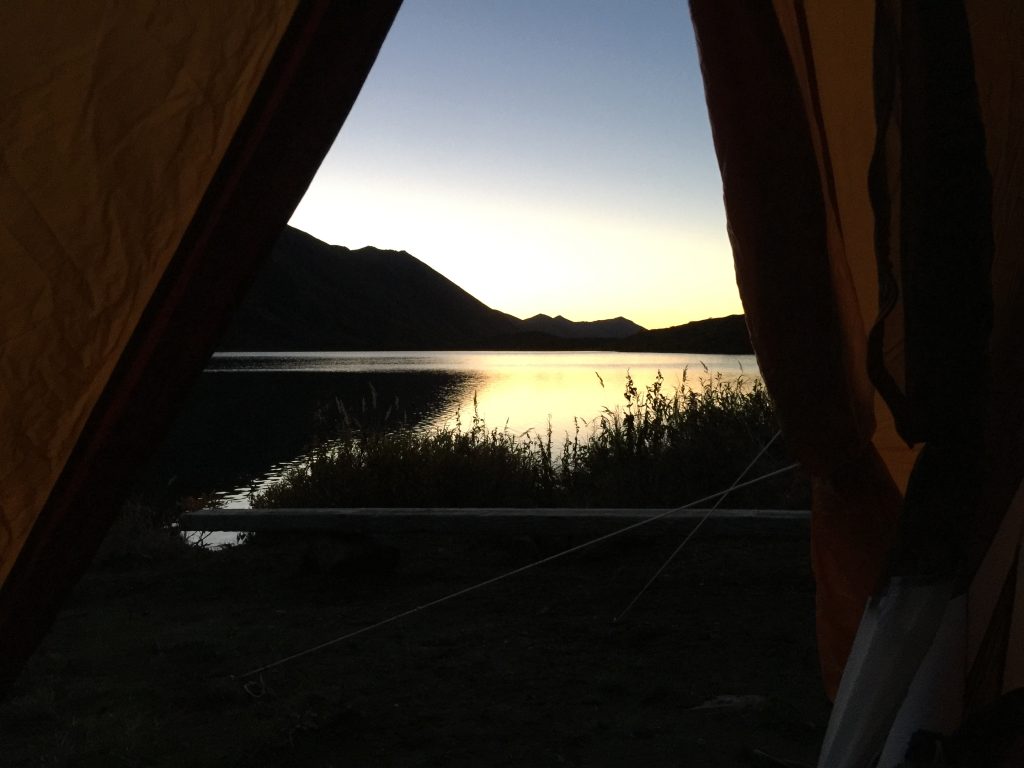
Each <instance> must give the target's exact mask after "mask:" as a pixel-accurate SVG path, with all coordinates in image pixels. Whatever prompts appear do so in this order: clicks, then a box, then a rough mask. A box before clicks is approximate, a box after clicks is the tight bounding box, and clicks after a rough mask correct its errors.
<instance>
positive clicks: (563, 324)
mask: <svg viewBox="0 0 1024 768" xmlns="http://www.w3.org/2000/svg"><path fill="white" fill-rule="evenodd" d="M523 328H524V329H525V330H527V331H535V332H537V333H546V334H548V335H550V336H558V337H560V338H563V339H623V338H625V337H627V336H632V335H633V334H634V333H640V332H641V331H644V330H646V328H644V327H643V326H642V325H637V324H636V323H634V322H633V321H632V320H627V319H626V318H624V317H616V318H613V319H611V320H591V321H583V322H573V321H572V320H568V319H566V318H564V317H562V316H561V315H558V317H551V316H550V315H534V316H533V317H528V318H527V319H526V320H523Z"/></svg>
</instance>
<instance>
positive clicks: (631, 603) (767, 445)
mask: <svg viewBox="0 0 1024 768" xmlns="http://www.w3.org/2000/svg"><path fill="white" fill-rule="evenodd" d="M781 434H782V431H781V430H779V431H778V432H776V433H775V434H774V435H772V439H771V440H769V441H768V442H767V443H765V445H764V447H763V448H761V450H760V451H758V452H757V456H755V457H754V458H753V459H752V460H751V462H750V463H749V464H747V466H746V468H745V469H744V470H743V471H742V472H740V473H739V474H738V475H737V476H736V479H735V480H733V483H732V485H730V486H729V487H728V488H727V489H726V490H725V492H724V493H722V495H721V496H719V497H718V500H717V501H716V502H715V503H714V505H713V506H712V507H711V509H709V510H708V511H707V512H706V513H704V517H702V518H701V519H700V520H699V521H697V524H696V525H695V526H693V528H691V529H690V532H689V533H687V534H686V537H685V538H684V539H683V540H682V541H681V542H680V543H679V546H678V547H676V548H675V549H674V550H672V554H671V555H669V556H668V557H667V558H666V559H665V562H663V563H662V564H661V567H660V568H659V569H658V570H656V571H655V572H654V575H653V576H651V578H649V579H648V580H647V583H646V584H644V585H643V587H641V588H640V591H639V592H637V593H636V595H634V597H633V599H632V600H630V601H629V605H627V606H626V607H625V608H623V609H622V613H620V614H619V615H618V616H616V617H615V618H614V619H613V620H612V623H617V622H619V621H621V620H622V619H623V617H625V615H626V614H627V613H629V611H630V610H631V609H632V608H633V606H634V605H636V604H637V601H638V600H640V598H641V597H643V596H644V593H645V592H646V591H647V590H648V588H650V586H651V584H653V583H654V582H655V581H657V579H658V577H659V576H661V574H662V573H664V571H665V569H666V568H668V566H669V564H670V563H671V562H672V561H673V560H675V558H676V555H678V554H679V553H680V552H682V551H683V547H685V546H686V544H687V542H689V541H690V539H692V538H693V537H694V535H695V534H696V533H697V531H699V530H700V527H701V526H702V525H704V523H706V522H707V521H708V518H709V517H711V515H713V514H714V513H715V510H717V509H718V508H719V507H720V506H721V504H722V502H723V501H725V497H726V496H728V495H729V494H730V493H732V492H733V491H734V490H736V488H738V487H739V485H738V484H739V482H740V481H741V480H743V478H744V477H746V476H747V472H749V471H750V470H751V469H753V468H754V465H755V464H757V462H758V461H760V460H761V457H762V456H764V453H765V451H767V450H768V449H769V448H770V447H771V445H772V443H774V442H775V439H776V438H777V437H778V436H779V435H781Z"/></svg>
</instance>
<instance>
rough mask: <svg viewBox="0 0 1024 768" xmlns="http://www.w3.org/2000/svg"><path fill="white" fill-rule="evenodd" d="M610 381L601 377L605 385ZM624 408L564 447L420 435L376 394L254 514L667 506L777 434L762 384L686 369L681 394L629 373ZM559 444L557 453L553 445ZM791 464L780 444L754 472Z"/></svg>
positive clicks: (778, 492)
mask: <svg viewBox="0 0 1024 768" xmlns="http://www.w3.org/2000/svg"><path fill="white" fill-rule="evenodd" d="M602 384H603V382H602ZM623 398H624V400H625V403H624V405H622V406H621V407H619V408H615V409H606V410H605V411H604V413H602V414H601V415H600V416H598V417H597V418H596V419H594V420H592V421H591V422H589V423H585V422H582V421H581V420H577V421H576V430H575V434H573V435H566V436H565V440H564V441H559V442H558V443H556V441H555V440H554V439H553V435H552V431H551V428H550V426H549V427H548V430H547V432H546V434H542V435H536V434H533V433H526V434H522V435H517V434H515V433H512V432H510V431H508V430H507V429H497V428H492V427H489V426H488V425H487V424H486V423H485V421H484V420H483V419H482V418H481V417H480V416H479V414H478V412H477V410H476V407H475V402H474V413H473V417H472V421H471V423H470V425H469V426H468V427H463V425H462V422H461V419H456V423H455V424H454V425H452V426H446V427H442V428H438V429H436V430H435V431H433V432H430V433H427V434H423V433H421V432H416V431H414V430H413V429H411V428H410V427H408V426H407V425H404V424H398V425H393V424H391V423H390V418H389V417H390V412H391V411H390V409H389V410H387V411H385V412H384V414H383V417H381V416H380V411H379V409H378V408H376V407H375V406H376V403H375V399H374V401H373V402H372V403H371V407H370V408H369V409H367V408H365V407H364V408H363V418H361V419H356V418H354V417H353V416H352V415H351V414H350V413H349V412H348V411H347V410H346V409H345V408H344V406H343V405H341V404H338V414H339V418H338V420H337V423H336V425H335V426H334V428H333V434H330V435H328V436H327V437H326V438H325V439H323V440H322V441H321V442H320V444H319V446H318V447H316V448H315V449H314V450H313V451H312V452H311V454H310V456H309V460H308V461H307V462H306V463H305V464H303V465H301V466H298V467H296V468H294V469H292V470H290V471H289V472H288V473H287V474H286V475H285V476H284V477H283V478H282V479H281V480H280V481H278V482H276V483H274V484H272V485H270V486H268V487H266V488H265V489H263V490H260V491H258V492H254V493H253V495H252V505H253V506H254V507H359V506H375V507H388V506H393V507H474V506H479V507H672V506H677V505H681V504H684V503H687V502H689V501H691V500H694V499H697V498H700V497H702V496H706V495H708V494H711V493H714V492H717V491H720V490H721V489H723V488H727V487H728V486H729V485H731V484H732V482H733V481H734V480H735V479H736V478H737V477H738V476H739V475H740V473H741V472H742V471H743V470H744V468H745V467H746V466H747V464H748V463H749V462H750V460H751V459H752V458H753V457H754V456H755V455H757V453H758V452H759V451H760V450H761V449H762V448H763V447H764V446H765V445H766V444H767V443H769V441H770V440H771V438H772V436H773V435H774V434H775V432H776V430H777V429H778V427H777V423H776V419H775V410H774V406H773V404H772V401H771V399H770V398H769V396H768V393H767V391H766V390H765V388H764V385H763V384H762V382H761V381H760V380H758V379H748V378H745V377H741V378H739V379H734V380H729V379H725V378H724V377H723V376H721V374H711V373H710V372H709V371H707V369H705V371H704V376H702V377H701V378H699V379H698V381H697V383H696V384H692V383H691V382H690V381H689V380H688V379H687V375H686V372H685V371H684V374H683V378H682V382H681V383H680V385H679V387H677V388H676V389H675V391H673V392H671V393H669V392H666V391H665V387H664V379H663V377H662V375H661V373H660V372H659V373H658V375H657V377H656V378H655V380H654V382H653V383H652V384H650V385H648V386H647V387H645V388H643V389H640V388H638V387H637V386H636V384H635V382H634V381H633V379H632V377H631V376H630V375H629V374H627V375H626V381H625V386H624V390H623ZM556 445H560V446H561V447H560V448H559V447H556ZM788 463H790V459H789V457H788V454H787V452H786V450H785V447H784V445H782V444H781V441H780V442H778V443H777V444H776V445H773V446H772V448H771V449H770V450H769V451H768V452H766V454H765V456H764V457H763V458H762V459H761V461H760V462H759V463H758V465H757V467H755V468H754V470H752V472H751V474H750V476H751V477H753V476H756V475H757V474H760V473H764V472H767V471H770V470H772V469H776V468H779V467H782V466H784V465H786V464H788ZM807 504H808V499H807V491H806V487H805V484H804V483H803V482H801V480H800V479H799V478H797V479H796V480H794V478H793V477H782V478H779V479H776V480H774V481H771V482H767V483H765V484H763V485H760V486H755V487H754V488H751V489H743V490H740V491H736V492H735V493H734V494H731V495H730V496H729V497H728V498H727V499H726V502H725V504H724V505H723V506H726V507H729V506H732V507H750V506H754V507H775V508H793V507H806V506H807Z"/></svg>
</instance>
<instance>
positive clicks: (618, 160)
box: [291, 0, 742, 328]
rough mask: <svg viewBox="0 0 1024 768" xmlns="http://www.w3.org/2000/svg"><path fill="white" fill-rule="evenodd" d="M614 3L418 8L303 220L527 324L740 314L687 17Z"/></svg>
mask: <svg viewBox="0 0 1024 768" xmlns="http://www.w3.org/2000/svg"><path fill="white" fill-rule="evenodd" d="M599 5H600V7H599V8H597V9H595V12H594V13H585V11H586V10H587V9H589V8H591V7H592V6H591V5H588V4H586V3H577V4H576V6H575V8H576V10H577V11H579V13H573V12H571V8H572V7H573V3H571V2H569V3H566V5H565V6H560V7H559V9H558V10H550V9H548V8H547V6H545V5H544V4H541V3H530V2H523V3H521V4H509V5H500V4H499V5H493V4H486V6H487V7H484V6H483V5H480V4H472V3H459V2H447V3H446V2H441V3H436V2H432V3H426V2H421V1H418V0H406V2H405V4H404V6H403V9H402V11H400V13H399V16H398V19H397V20H396V22H395V25H394V27H393V29H392V32H391V34H390V35H389V37H388V40H387V42H386V43H385V45H384V47H383V49H382V51H381V54H380V57H379V58H378V61H377V64H376V65H375V67H374V70H373V72H372V73H371V75H370V77H369V78H368V79H367V82H366V85H365V87H364V89H363V92H362V94H361V95H360V97H359V100H358V101H357V102H356V106H355V108H354V109H353V112H352V115H351V116H350V118H349V120H348V121H347V123H346V125H345V127H344V129H343V130H342V132H341V134H340V135H339V137H338V139H337V141H336V142H335V145H334V147H333V148H332V149H331V152H330V153H329V154H328V156H327V158H326V159H325V161H324V164H323V166H322V167H321V170H320V173H319V174H318V175H317V178H316V179H315V180H314V182H313V184H312V185H311V187H310V189H309V191H308V193H307V195H306V197H305V198H304V199H303V200H302V202H301V204H300V205H299V207H298V209H297V210H296V212H295V215H294V216H293V218H292V221H291V224H292V226H295V227H297V228H299V229H302V230H304V231H306V232H309V233H310V234H312V235H313V236H315V237H318V238H320V239H322V240H325V241H326V242H329V243H331V244H338V245H344V246H346V247H349V248H360V247H363V246H367V245H370V246H374V247H377V248H387V249H394V250H404V251H407V252H409V253H411V254H412V255H413V256H415V257H416V258H418V259H419V260H421V261H423V262H424V263H426V264H428V265H429V266H431V267H432V268H434V269H435V270H437V271H438V272H440V273H441V274H442V275H444V276H445V277H447V278H448V279H449V280H451V281H452V282H454V283H456V284H457V285H458V286H460V287H461V288H463V289H464V290H466V291H468V292H469V293H470V294H472V295H473V296H474V297H476V298H477V299H479V300H480V301H482V302H483V303H485V304H487V305H488V306H490V307H492V308H494V309H498V310H500V311H503V312H507V313H509V314H512V315H515V316H517V317H521V318H526V317H530V316H532V315H535V314H538V313H544V314H549V315H557V314H561V315H564V316H566V317H568V318H570V319H571V320H577V321H580V320H597V319H603V318H610V317H616V316H620V315H621V316H624V317H627V318H629V319H631V320H633V321H634V322H637V323H639V324H640V325H643V326H645V327H648V328H661V327H667V326H672V325H680V324H682V323H685V322H688V321H691V320H699V319H704V318H707V317H720V316H723V315H728V314H735V313H739V312H741V311H742V308H741V305H740V301H739V296H738V293H737V289H736V282H735V275H734V272H733V266H732V257H731V250H730V246H729V242H728V237H727V234H726V227H725V215H724V210H723V206H722V202H721V196H722V191H721V180H720V178H719V176H718V169H717V164H716V161H715V157H714V151H713V147H712V144H711V138H710V129H709V127H708V119H707V113H706V108H705V106H704V101H703V90H702V87H701V85H700V77H699V67H698V61H697V56H696V51H695V46H694V41H693V31H692V28H691V27H690V22H689V18H688V15H687V13H686V11H685V5H684V6H682V7H680V6H679V5H678V4H675V3H672V4H670V3H667V2H661V3H657V2H656V3H652V4H651V7H650V14H649V15H643V16H641V17H639V18H636V17H634V16H633V15H631V14H630V13H629V12H628V11H624V10H623V9H621V8H619V7H618V6H615V5H614V4H611V5H609V4H607V3H601V4H599ZM598 11H602V12H604V13H598ZM531 14H532V15H531ZM538 19H539V21H538ZM582 20H586V22H587V24H582V23H581V21H582ZM517 25H518V28H520V29H521V32H522V37H521V39H520V38H517V37H515V35H514V34H513V32H514V30H515V29H517ZM527 33H528V35H527ZM609 46H619V48H620V50H619V51H617V53H618V55H617V57H616V56H610V55H609V54H610V53H611V54H615V53H616V51H615V50H610V49H609ZM567 51H569V52H570V53H567ZM570 54H571V55H570ZM470 58H471V59H472V61H473V64H474V65H475V67H468V68H467V66H466V62H467V59H470ZM499 84H500V86H501V87H500V88H499V87H498V85H499Z"/></svg>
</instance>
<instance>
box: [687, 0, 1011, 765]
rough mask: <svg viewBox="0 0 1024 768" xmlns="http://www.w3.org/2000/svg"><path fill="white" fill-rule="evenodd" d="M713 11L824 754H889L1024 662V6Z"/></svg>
mask: <svg viewBox="0 0 1024 768" xmlns="http://www.w3.org/2000/svg"><path fill="white" fill-rule="evenodd" d="M691 13H692V17H693V22H694V27H695V30H696V33H697V39H698V46H699V50H700V53H701V61H702V67H703V72H704V81H705V91H706V96H707V102H708V110H709V114H710V117H711V123H712V130H713V134H714V139H715V147H716V152H717V154H718V159H719V165H720V168H721V171H722V180H723V186H724V194H725V202H726V210H727V215H728V221H729V228H730V237H731V240H732V244H733V250H734V257H735V263H736V273H737V281H738V284H739V287H740V292H741V295H742V298H743V303H744V308H745V310H746V313H747V318H748V326H749V330H750V333H751V338H752V341H753V343H754V347H755V350H756V352H757V355H758V363H759V365H760V367H761V371H762V373H763V375H764V378H765V382H766V384H767V386H768V389H769V391H770V392H771V394H772V396H773V398H774V399H775V401H776V403H777V405H778V407H779V413H780V418H781V419H782V422H783V424H782V426H783V429H784V431H785V432H786V433H787V435H788V436H789V438H790V440H791V441H792V444H793V445H794V447H795V450H796V451H797V453H798V458H799V459H800V460H801V462H802V463H803V464H804V466H805V467H807V468H808V470H809V471H810V472H811V474H812V476H813V509H812V523H811V528H812V560H813V564H814V570H815V577H816V582H817V612H818V616H817V619H818V638H819V654H820V657H821V664H822V672H823V677H824V680H825V684H826V687H827V689H828V691H829V692H830V694H831V695H833V696H836V697H837V698H836V705H835V708H834V710H833V716H832V722H831V724H830V727H829V733H828V735H827V736H826V742H825V745H824V749H823V753H822V757H821V764H822V765H823V766H867V765H872V764H874V763H873V762H872V761H873V760H874V759H875V758H876V756H878V755H879V754H880V753H882V752H883V750H884V754H882V757H881V760H879V762H878V765H880V766H885V768H889V766H891V765H896V764H897V763H898V762H900V761H901V760H902V759H903V755H904V752H905V750H906V747H907V743H908V740H909V738H910V736H911V734H913V733H914V732H915V731H917V730H931V731H937V732H946V733H949V732H951V731H953V730H954V729H956V728H957V727H958V726H959V725H960V723H961V721H964V720H969V719H970V718H971V716H972V715H976V714H977V713H979V712H984V711H985V709H986V707H989V706H992V705H993V704H994V702H996V701H997V700H998V699H999V697H1000V696H1001V695H1002V694H1003V693H1006V692H1008V691H1012V690H1014V689H1017V688H1020V687H1021V686H1022V685H1024V664H1022V662H1024V635H1022V634H1021V633H1022V631H1024V594H1022V593H1021V590H1020V589H1019V588H1018V585H1019V584H1021V583H1022V582H1021V581H1020V578H1021V575H1022V572H1021V570H1020V565H1021V564H1020V557H1019V553H1020V546H1021V530H1022V529H1021V515H1022V514H1024V509H1022V505H1024V494H1022V493H1021V479H1022V476H1024V451H1022V448H1024V443H1022V438H1024V432H1022V428H1024V420H1022V417H1024V411H1022V406H1024V398H1022V393H1021V391H1020V387H1019V381H1020V373H1021V370H1022V366H1024V346H1022V339H1021V336H1020V334H1019V329H1020V328H1022V327H1024V322H1022V321H1024V293H1022V288H1024V282H1022V278H1024V252H1022V248H1024V216H1022V213H1021V210H1020V208H1019V203H1018V201H1019V199H1020V194H1021V188H1020V185H1021V183H1022V181H1024V178H1022V176H1021V172H1020V171H1021V168H1022V166H1021V160H1022V158H1021V148H1022V140H1021V137H1022V128H1024V124H1022V122H1021V120H1022V117H1024V112H1022V107H1024V93H1022V92H1021V91H1020V89H1019V88H1017V89H1015V88H1014V84H1015V83H1017V82H1019V78H1020V75H1021V73H1022V67H1024V48H1021V46H1020V40H1021V35H1022V33H1024V14H1022V13H1021V11H1020V9H1019V8H1017V7H1016V6H1015V5H1014V4H1012V3H1009V2H1006V3H1002V2H972V1H971V0H966V2H948V3H917V2H909V1H905V2H904V1H901V0H878V2H843V3H815V2H802V1H800V0H792V1H789V0H779V1H777V2H774V3H771V4H768V3H759V4H751V3H719V2H714V0H693V2H692V3H691ZM809 361H813V365H808V362H809ZM1017 727H1018V728H1019V727H1020V724H1019V723H1018V726H1017ZM890 733H891V735H890ZM1021 746H1022V747H1024V745H1021Z"/></svg>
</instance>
